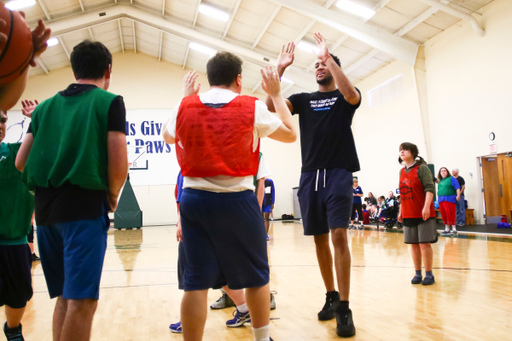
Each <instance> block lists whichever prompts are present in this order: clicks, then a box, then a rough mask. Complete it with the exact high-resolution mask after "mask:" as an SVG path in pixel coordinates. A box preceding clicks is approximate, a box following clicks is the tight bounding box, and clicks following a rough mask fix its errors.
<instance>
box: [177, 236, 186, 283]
mask: <svg viewBox="0 0 512 341" xmlns="http://www.w3.org/2000/svg"><path fill="white" fill-rule="evenodd" d="M186 263H187V256H186V255H185V246H183V242H179V244H178V289H180V290H184V289H185V264H186Z"/></svg>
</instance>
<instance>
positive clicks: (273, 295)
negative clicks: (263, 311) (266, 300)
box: [270, 290, 277, 310]
mask: <svg viewBox="0 0 512 341" xmlns="http://www.w3.org/2000/svg"><path fill="white" fill-rule="evenodd" d="M276 295H277V291H273V290H272V291H271V292H270V310H274V309H276Z"/></svg>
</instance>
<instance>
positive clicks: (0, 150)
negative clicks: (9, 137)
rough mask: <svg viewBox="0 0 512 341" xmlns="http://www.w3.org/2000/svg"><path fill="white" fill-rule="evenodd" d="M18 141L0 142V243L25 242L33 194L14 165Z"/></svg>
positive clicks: (21, 243) (18, 145)
mask: <svg viewBox="0 0 512 341" xmlns="http://www.w3.org/2000/svg"><path fill="white" fill-rule="evenodd" d="M20 146H21V143H0V245H23V244H27V235H28V234H29V233H30V222H31V220H32V214H33V213H34V196H33V195H32V194H31V193H30V192H29V190H28V187H27V185H26V184H25V183H24V182H23V181H22V180H21V173H20V171H18V170H17V169H16V167H15V165H14V161H15V160H16V155H17V154H18V150H19V149H20Z"/></svg>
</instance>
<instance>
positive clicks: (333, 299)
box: [318, 291, 340, 321]
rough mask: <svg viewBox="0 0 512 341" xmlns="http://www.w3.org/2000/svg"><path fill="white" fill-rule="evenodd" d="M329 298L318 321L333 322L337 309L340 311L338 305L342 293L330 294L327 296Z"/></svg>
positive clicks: (334, 292)
mask: <svg viewBox="0 0 512 341" xmlns="http://www.w3.org/2000/svg"><path fill="white" fill-rule="evenodd" d="M325 295H326V296H327V298H326V299H325V305H324V307H323V308H322V311H320V312H319V313H318V319H319V320H320V321H328V320H332V319H333V318H335V317H336V309H338V305H339V304H340V293H339V292H337V291H333V292H330V293H329V292H328V293H327V294H325Z"/></svg>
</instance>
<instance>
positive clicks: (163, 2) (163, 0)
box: [162, 0, 165, 15]
mask: <svg viewBox="0 0 512 341" xmlns="http://www.w3.org/2000/svg"><path fill="white" fill-rule="evenodd" d="M162 15H165V0H162Z"/></svg>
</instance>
